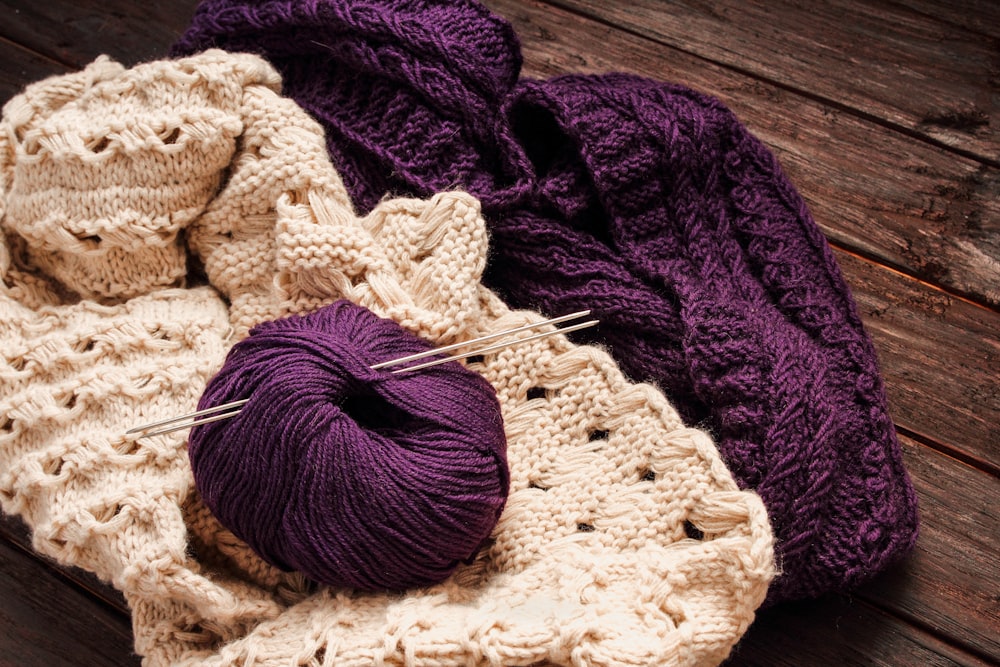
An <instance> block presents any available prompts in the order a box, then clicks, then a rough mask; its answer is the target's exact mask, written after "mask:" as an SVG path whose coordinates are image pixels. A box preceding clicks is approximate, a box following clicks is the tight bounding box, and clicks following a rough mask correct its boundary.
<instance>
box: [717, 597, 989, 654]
mask: <svg viewBox="0 0 1000 667" xmlns="http://www.w3.org/2000/svg"><path fill="white" fill-rule="evenodd" d="M987 664H989V663H987V662H985V661H983V660H981V659H979V658H977V657H975V656H973V655H970V654H969V653H966V652H964V651H962V650H961V649H958V648H956V647H954V646H951V645H950V644H947V643H945V642H943V641H941V640H940V639H937V638H935V637H934V636H932V635H930V634H928V633H926V632H923V631H921V630H919V629H917V628H915V627H913V626H912V625H908V624H907V623H905V622H904V621H901V620H900V619H898V618H895V617H893V616H890V615H888V614H885V613H884V612H882V611H880V610H878V609H875V608H873V607H871V606H870V605H868V604H866V603H864V602H862V601H860V600H852V599H850V598H848V597H846V596H843V597H842V596H828V597H826V598H823V599H822V600H814V601H806V602H797V603H787V604H783V605H780V606H778V607H775V608H773V609H767V610H764V611H762V612H760V613H759V614H758V617H757V620H756V621H754V624H753V625H752V626H751V627H750V630H749V631H748V632H747V634H746V635H745V636H744V637H743V639H742V640H741V641H740V643H739V644H737V646H736V648H735V649H734V651H733V654H732V655H731V656H730V658H729V660H727V661H726V663H725V665H726V667H803V666H804V665H836V666H837V667H876V666H877V667H896V666H897V665H921V667H952V666H956V665H962V666H963V667H985V666H986V665H987Z"/></svg>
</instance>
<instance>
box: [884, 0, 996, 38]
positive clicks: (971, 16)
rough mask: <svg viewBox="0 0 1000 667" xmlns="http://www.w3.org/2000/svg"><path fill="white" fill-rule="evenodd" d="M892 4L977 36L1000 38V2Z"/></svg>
mask: <svg viewBox="0 0 1000 667" xmlns="http://www.w3.org/2000/svg"><path fill="white" fill-rule="evenodd" d="M890 4H893V5H898V6H900V7H905V8H906V9H909V10H911V11H915V12H919V13H922V14H927V15H929V16H932V17H934V18H935V19H937V20H939V21H944V22H945V23H950V24H951V25H953V26H956V27H958V28H962V29H963V30H967V31H969V32H970V33H971V34H970V39H975V35H976V34H979V35H987V36H989V37H994V38H1000V2H991V1H986V2H984V1H983V0H948V2H941V0H892V2H891V3H890Z"/></svg>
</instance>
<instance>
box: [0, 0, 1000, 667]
mask: <svg viewBox="0 0 1000 667" xmlns="http://www.w3.org/2000/svg"><path fill="white" fill-rule="evenodd" d="M487 4H488V5H489V7H490V8H491V9H493V10H494V11H496V12H497V13H499V14H501V15H503V16H505V17H506V18H508V19H509V20H510V21H512V22H513V24H514V26H515V28H516V29H517V31H518V33H519V34H520V36H521V39H522V42H523V47H524V54H525V61H526V62H525V73H526V74H528V75H532V76H549V75H553V74H558V73H564V72H571V71H572V72H604V71H610V70H626V71H631V72H636V73H638V74H641V75H645V76H649V77H654V78H657V79H662V80H669V81H676V82H679V83H683V84H686V85H689V86H691V87H693V88H696V89H699V90H702V91H705V92H707V93H711V94H713V95H716V96H718V97H720V98H721V99H722V100H723V101H724V102H725V103H726V104H728V105H729V106H730V107H731V108H732V109H733V110H734V111H735V112H736V113H737V114H738V115H739V116H740V117H741V118H742V119H743V121H744V122H745V123H746V124H747V125H748V126H749V127H750V128H751V129H752V130H753V131H754V132H755V133H756V134H757V135H758V136H760V137H761V138H762V139H763V140H764V141H765V142H766V143H767V144H768V145H770V146H771V147H772V149H773V150H774V151H775V152H776V154H777V155H778V157H779V158H780V160H781V162H782V164H783V166H784V167H785V169H786V171H787V172H788V173H789V175H790V176H791V178H792V180H793V182H794V183H795V184H796V185H797V187H798V188H799V190H800V191H801V192H802V194H803V195H804V196H805V198H806V199H807V200H808V202H809V205H810V206H811V208H812V211H813V213H814V215H815V217H816V219H817V221H818V222H819V224H820V225H821V226H822V228H823V230H824V232H825V233H826V234H827V236H828V238H829V239H830V243H831V244H832V245H833V247H834V248H835V251H836V255H837V258H838V260H839V261H840V263H841V267H842V268H843V271H844V273H845V274H846V276H847V279H848V280H849V282H850V283H851V286H852V288H853V290H854V294H855V296H856V298H857V300H858V302H859V304H860V306H861V310H862V313H863V315H864V318H865V323H866V325H867V326H868V328H869V330H870V332H871V335H872V336H873V337H874V339H875V344H876V346H877V348H878V351H879V354H880V357H881V361H882V367H883V372H884V375H885V378H886V381H887V383H888V387H889V394H890V398H891V402H892V410H893V415H894V418H895V420H896V424H897V427H898V431H899V434H900V438H901V440H902V443H903V448H904V456H905V460H906V464H907V465H908V467H909V470H910V473H911V475H912V476H913V478H914V482H915V484H916V487H917V490H918V493H919V496H920V503H921V514H922V528H921V535H920V539H919V542H918V544H917V549H916V552H915V553H914V554H913V555H912V556H911V557H910V558H909V559H908V560H906V561H905V562H904V563H902V564H900V565H899V566H898V567H896V568H895V569H893V570H892V571H890V572H887V573H885V574H884V575H883V576H881V577H879V578H878V579H877V580H876V581H874V582H873V583H871V584H870V585H867V586H865V587H863V588H862V589H860V590H858V591H856V592H855V593H854V594H853V595H850V596H848V595H837V596H829V597H826V598H824V599H821V600H816V601H810V602H802V603H796V604H786V605H783V606H779V607H777V608H774V609H770V610H768V611H766V612H763V613H761V614H760V615H759V618H758V620H757V622H756V623H755V624H754V626H753V627H752V628H751V630H750V632H749V633H748V635H747V636H746V637H745V638H744V639H743V641H742V642H741V643H740V645H739V646H738V647H737V649H736V651H735V653H734V656H733V658H732V659H731V660H730V664H733V665H838V666H840V665H984V664H997V663H998V662H1000V521H998V517H1000V510H998V508H997V506H998V503H1000V432H998V426H1000V3H995V2H992V1H990V0H981V1H979V0H953V1H952V2H949V3H947V4H948V6H944V4H945V3H943V2H934V1H933V0H893V1H892V2H888V1H884V2H877V1H876V0H868V1H867V2H865V1H863V0H827V1H826V2H817V3H800V2H792V1H791V0H766V1H765V0H760V1H758V2H746V1H745V0H718V1H716V2H698V1H695V0H689V1H687V2H681V1H676V2H658V1H655V0H634V1H632V2H620V3H619V2H614V1H609V0H594V1H588V0H559V1H554V2H524V1H516V0H490V1H489V2H488V3H487ZM194 5H195V2H194V1H193V0H168V1H163V2H143V3H137V2H132V1H131V0H106V1H103V2H97V1H84V0H74V1H72V2H71V1H68V0H44V1H35V2H24V1H21V0H0V61H2V62H3V66H2V68H0V101H6V100H7V99H8V98H9V97H10V96H11V95H13V94H15V93H16V92H17V91H18V90H20V88H22V87H23V86H24V85H25V84H28V83H30V82H32V81H35V80H37V79H40V78H42V77H44V76H47V75H50V74H56V73H61V72H66V71H69V70H73V69H76V68H79V67H81V66H83V65H84V64H86V63H88V62H89V61H91V60H92V59H93V58H94V57H95V56H97V55H98V54H100V53H108V54H110V55H112V56H113V57H115V58H116V59H118V60H120V61H122V62H124V63H126V64H134V63H136V62H139V61H141V60H145V59H151V58H157V57H162V56H163V55H164V54H165V53H166V50H167V47H168V45H169V44H171V43H172V42H173V40H174V39H176V37H177V36H178V35H179V34H180V32H181V31H182V30H183V29H184V28H185V26H186V25H187V22H188V20H189V18H190V16H191V13H192V11H193V8H194ZM138 662H139V659H138V658H137V657H136V656H135V655H133V654H132V650H131V634H130V624H129V620H128V612H127V610H126V609H125V607H124V604H123V602H122V599H121V597H120V596H119V595H118V594H117V593H116V592H115V591H113V590H111V589H109V588H107V587H106V586H103V585H101V584H100V583H99V582H97V581H95V580H94V579H93V578H92V577H90V576H88V575H87V574H86V573H82V572H79V571H71V570H65V569H62V568H59V567H57V566H54V565H52V564H51V563H49V562H47V561H45V560H44V559H42V558H40V557H38V556H37V555H35V554H34V553H33V552H32V551H31V549H30V541H29V538H28V537H27V532H26V531H25V529H24V527H23V526H22V525H21V524H20V522H19V521H18V520H17V519H12V518H4V519H3V520H2V522H0V664H4V665H7V664H10V665H46V666H56V665H95V666H96V665H133V664H138Z"/></svg>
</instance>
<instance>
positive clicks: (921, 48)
mask: <svg viewBox="0 0 1000 667" xmlns="http://www.w3.org/2000/svg"><path fill="white" fill-rule="evenodd" d="M553 4H558V5H561V6H565V7H569V8H572V9H574V10H575V11H579V12H582V13H584V14H586V15H588V16H593V17H596V18H599V19H601V20H602V21H607V22H609V23H611V24H613V25H616V26H622V27H624V28H626V29H628V30H631V31H635V32H637V33H638V34H641V35H645V36H647V37H650V38H652V39H655V40H657V41H658V42H661V43H663V44H668V45H670V46H673V47H675V48H678V49H682V50H684V51H688V52H690V53H693V54H696V55H698V56H700V57H703V58H706V59H708V60H711V61H713V62H717V63H721V64H723V65H725V66H727V67H732V68H735V69H737V70H739V71H745V72H750V73H752V74H753V75H754V76H759V77H762V78H764V79H767V80H769V81H774V82H777V83H779V84H780V85H782V86H788V87H791V88H794V89H796V90H800V91H804V92H806V93H808V94H809V95H815V96H818V97H820V98H823V99H826V100H830V101H832V102H834V103H835V104H836V105H842V106H847V107H851V108H853V109H857V110H858V111H860V112H861V113H863V114H866V115H870V116H875V117H877V118H880V119H883V120H885V121H887V122H889V123H892V124H893V125H897V126H900V127H905V128H907V129H909V130H912V131H913V132H916V133H919V134H921V135H926V136H928V137H931V138H933V139H934V140H936V141H940V142H942V143H944V144H946V145H949V146H954V147H956V148H958V149H961V150H963V151H967V152H969V153H973V154H975V155H977V156H980V157H981V158H983V159H986V160H988V161H991V162H993V164H996V163H997V161H998V160H1000V81H998V80H997V75H998V73H1000V41H998V40H996V39H992V38H989V37H987V36H986V35H981V34H974V33H970V32H969V31H967V30H964V29H962V28H961V27H959V26H956V25H954V24H951V23H947V22H945V21H940V20H937V19H936V18H935V17H934V14H935V13H936V9H934V7H932V6H930V5H927V6H925V7H924V11H923V12H916V11H912V10H909V9H907V8H905V7H900V6H896V5H889V4H887V3H884V2H871V1H867V2H866V1H864V0H826V1H825V2H820V3H816V2H810V3H802V2H796V1H795V0H766V1H764V0H758V1H757V2H746V0H722V1H716V2H711V3H704V2H684V1H680V0H678V1H675V2H662V1H661V0H637V1H636V2H629V3H617V2H602V1H600V0H554V2H553ZM979 4H981V5H985V4H987V3H986V2H981V3H979Z"/></svg>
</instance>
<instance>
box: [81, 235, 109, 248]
mask: <svg viewBox="0 0 1000 667" xmlns="http://www.w3.org/2000/svg"><path fill="white" fill-rule="evenodd" d="M77 238H78V239H80V240H81V241H83V242H84V243H93V244H94V245H99V244H100V243H101V241H103V240H104V239H102V238H101V237H100V236H98V235H97V234H90V235H88V236H78V237H77Z"/></svg>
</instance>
